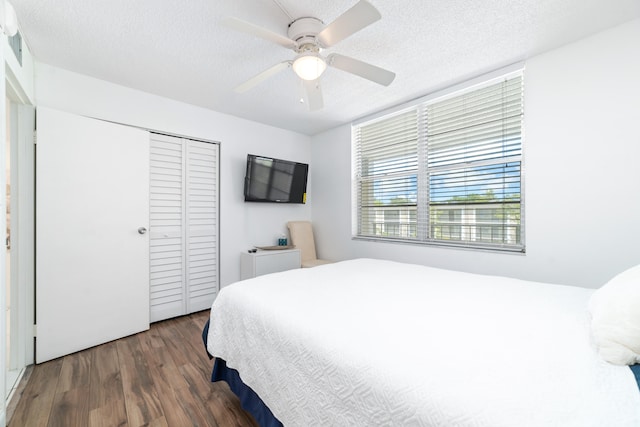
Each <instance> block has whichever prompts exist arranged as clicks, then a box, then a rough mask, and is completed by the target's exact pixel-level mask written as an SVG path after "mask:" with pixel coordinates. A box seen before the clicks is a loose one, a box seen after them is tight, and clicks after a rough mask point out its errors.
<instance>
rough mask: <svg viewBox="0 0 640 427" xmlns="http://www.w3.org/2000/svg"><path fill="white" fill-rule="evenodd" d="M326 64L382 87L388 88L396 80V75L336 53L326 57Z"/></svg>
mask: <svg viewBox="0 0 640 427" xmlns="http://www.w3.org/2000/svg"><path fill="white" fill-rule="evenodd" d="M327 64H329V65H330V66H331V67H334V68H337V69H339V70H342V71H346V72H347V73H351V74H355V75H357V76H360V77H362V78H365V79H367V80H371V81H372V82H375V83H378V84H381V85H383V86H389V85H390V84H391V82H392V81H393V79H395V78H396V73H393V72H391V71H388V70H385V69H384V68H380V67H376V66H375V65H371V64H368V63H366V62H362V61H359V60H357V59H353V58H350V57H348V56H344V55H339V54H337V53H332V54H331V55H329V56H328V57H327Z"/></svg>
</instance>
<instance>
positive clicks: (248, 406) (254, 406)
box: [202, 320, 283, 427]
mask: <svg viewBox="0 0 640 427" xmlns="http://www.w3.org/2000/svg"><path fill="white" fill-rule="evenodd" d="M208 334H209V320H207V323H205V325H204V329H203V330H202V341H203V342H204V348H205V350H207V336H208ZM207 355H208V356H209V359H213V356H212V355H211V354H210V353H209V350H207ZM216 381H226V383H227V384H229V388H230V389H231V391H232V392H233V393H234V394H235V395H236V396H238V399H240V404H241V405H242V409H244V410H245V411H247V412H248V413H250V414H251V416H252V417H253V418H254V419H255V420H256V421H257V422H258V424H259V425H260V427H283V425H282V423H281V422H280V421H279V420H278V419H277V418H276V417H275V416H274V415H273V412H271V410H270V409H269V408H268V407H267V405H265V403H264V402H263V401H262V399H260V396H258V394H257V393H256V392H255V391H253V390H252V389H251V387H249V386H248V385H246V384H245V383H243V382H242V380H241V379H240V374H239V373H238V371H236V370H235V369H232V368H229V367H228V366H227V362H225V361H224V360H222V359H220V358H216V360H215V361H214V362H213V372H212V373H211V382H216Z"/></svg>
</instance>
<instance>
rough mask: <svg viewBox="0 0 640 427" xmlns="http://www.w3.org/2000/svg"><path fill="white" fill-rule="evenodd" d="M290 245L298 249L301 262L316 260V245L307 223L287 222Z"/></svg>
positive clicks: (309, 224)
mask: <svg viewBox="0 0 640 427" xmlns="http://www.w3.org/2000/svg"><path fill="white" fill-rule="evenodd" d="M287 228H288V229H289V234H290V235H291V243H293V245H294V246H295V247H296V249H300V258H302V262H304V261H309V260H314V259H316V258H317V257H316V243H315V241H314V240H313V228H312V227H311V223H310V222H309V221H289V222H288V223H287Z"/></svg>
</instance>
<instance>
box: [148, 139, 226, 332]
mask: <svg viewBox="0 0 640 427" xmlns="http://www.w3.org/2000/svg"><path fill="white" fill-rule="evenodd" d="M218 150H219V147H218V145H217V144H212V143H206V142H201V141H193V140H189V139H182V138H177V137H172V136H166V135H159V134H152V137H151V187H150V188H151V198H150V200H151V211H150V224H151V232H150V237H151V240H150V262H151V268H150V300H151V302H150V304H151V305H150V310H151V311H150V318H151V321H152V322H155V321H158V320H163V319H168V318H170V317H175V316H179V315H183V314H188V313H193V312H195V311H200V310H205V309H208V308H210V307H211V304H212V303H213V300H214V298H215V296H216V294H217V292H218V280H219V279H218V278H219V274H218V198H219V191H218V162H219V158H218Z"/></svg>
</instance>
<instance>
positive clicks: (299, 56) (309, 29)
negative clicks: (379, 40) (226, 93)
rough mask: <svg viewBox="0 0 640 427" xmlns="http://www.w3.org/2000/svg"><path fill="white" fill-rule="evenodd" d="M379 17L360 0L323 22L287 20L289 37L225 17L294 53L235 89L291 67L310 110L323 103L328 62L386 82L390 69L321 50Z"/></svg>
mask: <svg viewBox="0 0 640 427" xmlns="http://www.w3.org/2000/svg"><path fill="white" fill-rule="evenodd" d="M380 18H381V15H380V12H378V10H377V9H376V8H375V7H373V5H371V3H369V2H367V1H366V0H360V1H359V2H358V3H356V4H355V6H353V7H352V8H351V9H349V10H347V11H346V12H344V13H343V14H342V15H340V16H339V17H338V18H336V19H335V20H334V21H333V22H332V23H331V24H329V25H326V26H325V25H324V23H323V22H322V21H321V20H320V19H318V18H313V17H303V18H298V19H295V20H294V21H293V22H291V23H290V24H289V28H288V31H287V36H288V37H285V36H283V35H280V34H278V33H275V32H273V31H271V30H267V29H266V28H263V27H260V26H257V25H254V24H251V23H249V22H246V21H243V20H240V19H237V18H228V19H226V20H224V21H223V23H224V25H226V26H228V27H230V28H233V29H235V30H238V31H242V32H245V33H249V34H252V35H255V36H258V37H261V38H263V39H265V40H268V41H271V42H274V43H277V44H279V45H281V46H283V47H286V48H288V49H291V50H293V51H294V52H295V53H296V56H295V58H294V59H292V60H288V61H283V62H280V63H278V64H276V65H274V66H273V67H271V68H268V69H266V70H265V71H263V72H261V73H260V74H258V75H256V76H254V77H252V78H250V79H249V80H247V81H246V82H244V83H242V84H240V85H239V86H237V87H236V88H235V89H234V90H235V91H236V92H238V93H243V92H246V91H248V90H249V89H251V88H253V87H254V86H257V85H258V84H260V83H262V82H263V81H265V80H267V79H268V78H269V77H271V76H273V75H275V74H277V73H279V72H280V71H282V70H284V69H286V68H289V67H291V68H293V71H294V72H295V73H296V74H297V75H298V77H300V78H301V79H302V82H303V86H304V90H305V94H306V101H307V105H308V107H309V109H310V110H312V111H313V110H319V109H320V108H322V106H323V100H322V91H321V89H320V76H321V75H322V73H323V72H324V71H325V69H326V68H327V66H330V67H334V68H337V69H339V70H342V71H346V72H348V73H351V74H355V75H357V76H360V77H363V78H365V79H367V80H371V81H373V82H375V83H378V84H381V85H383V86H388V85H390V84H391V82H392V81H393V79H394V78H395V76H396V75H395V73H393V72H391V71H388V70H385V69H383V68H380V67H377V66H375V65H371V64H368V63H366V62H362V61H359V60H357V59H354V58H350V57H348V56H344V55H340V54H337V53H331V54H329V55H328V56H326V57H325V56H323V55H322V54H321V51H322V49H325V48H329V47H332V46H333V45H335V44H336V43H338V42H340V41H342V40H344V39H346V38H347V37H349V36H351V35H352V34H354V33H356V32H358V31H360V30H361V29H363V28H365V27H366V26H368V25H371V24H372V23H374V22H376V21H377V20H379V19H380Z"/></svg>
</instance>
